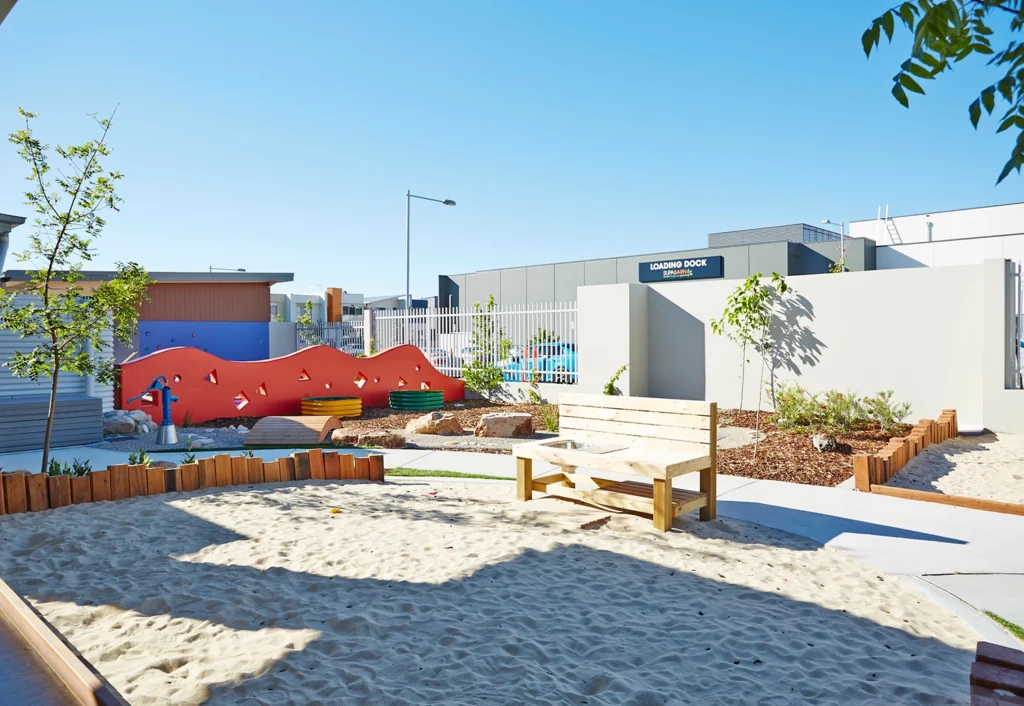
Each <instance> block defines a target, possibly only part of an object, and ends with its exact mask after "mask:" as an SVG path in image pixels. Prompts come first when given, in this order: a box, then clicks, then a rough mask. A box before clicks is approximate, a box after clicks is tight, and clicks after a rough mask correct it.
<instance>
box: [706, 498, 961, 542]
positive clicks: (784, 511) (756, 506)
mask: <svg viewBox="0 0 1024 706" xmlns="http://www.w3.org/2000/svg"><path fill="white" fill-rule="evenodd" d="M718 512H719V514H721V515H724V516H726V517H734V518H736V519H738V520H743V521H745V522H754V523H757V524H762V525H765V526H767V527H775V528H777V529H781V530H783V531H786V532H792V533H794V534H798V535H800V536H802V537H810V538H811V539H813V540H814V541H816V542H820V543H822V544H825V543H827V542H829V541H831V540H833V539H835V538H836V537H838V536H839V535H842V534H865V535H874V536H876V537H895V538H899V539H916V540H918V541H922V542H939V543H940V544H967V542H966V541H964V540H962V539H956V538H954V537H944V536H942V535H939V534H930V533H928V532H916V531H914V530H908V529H905V528H903V527H892V526H890V525H882V524H878V523H875V522H864V521H862V520H853V519H850V518H846V517H837V516H835V515H826V514H823V513H820V512H811V511H809V510H797V509H795V508H789V507H782V506H781V505H768V504H766V503H758V502H748V501H744V500H728V499H724V498H723V499H719V501H718Z"/></svg>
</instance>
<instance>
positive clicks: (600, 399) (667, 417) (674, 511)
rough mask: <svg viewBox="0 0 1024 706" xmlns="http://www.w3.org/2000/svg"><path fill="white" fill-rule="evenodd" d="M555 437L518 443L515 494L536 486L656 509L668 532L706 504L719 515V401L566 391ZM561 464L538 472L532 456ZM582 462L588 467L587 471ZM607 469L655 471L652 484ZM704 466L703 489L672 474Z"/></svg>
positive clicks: (526, 496) (710, 513)
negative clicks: (686, 485) (679, 484)
mask: <svg viewBox="0 0 1024 706" xmlns="http://www.w3.org/2000/svg"><path fill="white" fill-rule="evenodd" d="M559 413H560V427H561V429H560V431H559V436H558V438H557V439H553V440H545V441H539V442H533V443H529V444H521V445H518V446H516V447H515V449H514V453H515V456H516V464H517V496H518V498H519V499H520V500H530V499H531V498H532V497H533V492H534V491H537V492H542V493H546V494H548V495H556V496H559V497H564V498H570V499H574V500H581V501H584V502H589V503H593V504H596V505H601V506H606V507H614V508H618V509H622V510H628V511H631V512H650V513H651V514H653V516H654V525H655V527H657V528H658V529H660V530H662V531H665V532H667V531H668V530H669V529H671V527H672V520H673V519H674V518H675V517H676V516H677V515H680V514H683V513H685V512H690V511H691V510H698V509H699V510H700V519H701V520H711V519H714V518H715V516H716V514H717V508H716V490H715V485H716V484H715V481H716V478H715V474H716V447H717V429H718V409H717V405H716V404H715V403H714V402H694V401H689V400H665V399H655V398H646V397H614V396H606V395H582V394H563V395H562V396H561V404H560V405H559ZM535 460H536V461H541V462H544V463H550V464H552V465H555V466H560V467H561V468H562V472H560V473H552V474H550V475H546V476H544V477H543V478H537V479H535V478H534V477H533V461H535ZM580 468H585V469H587V472H586V473H582V472H580V470H579V469H580ZM601 471H609V472H614V473H623V474H629V475H635V476H641V477H645V478H650V479H652V481H653V482H652V483H651V484H647V483H637V482H633V481H616V480H611V479H607V478H601V477H600V476H598V475H595V473H594V472H598V473H599V472H601ZM686 473H700V492H690V491H683V490H677V489H673V488H672V479H673V478H676V477H678V476H681V475H683V474H686Z"/></svg>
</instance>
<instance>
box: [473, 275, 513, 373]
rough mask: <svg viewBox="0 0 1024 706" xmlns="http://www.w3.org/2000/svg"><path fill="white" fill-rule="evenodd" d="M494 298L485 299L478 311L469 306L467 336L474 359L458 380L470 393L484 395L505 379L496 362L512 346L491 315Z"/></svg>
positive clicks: (506, 353)
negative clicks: (470, 319) (470, 326)
mask: <svg viewBox="0 0 1024 706" xmlns="http://www.w3.org/2000/svg"><path fill="white" fill-rule="evenodd" d="M494 309H495V304H494V295H493V294H492V295H491V296H490V297H489V298H488V299H487V308H486V309H482V308H481V307H480V303H479V302H477V303H476V304H474V305H473V312H474V313H473V331H472V334H471V335H470V343H471V344H472V347H473V351H474V355H473V359H472V360H470V361H469V363H468V364H467V365H465V366H463V368H462V377H463V378H464V379H465V381H466V387H468V388H469V389H470V390H473V391H474V392H488V391H490V390H494V389H496V388H498V387H501V386H502V385H503V384H504V383H505V376H504V374H503V373H502V372H501V368H500V367H498V365H497V362H496V361H498V360H504V359H505V358H507V357H508V355H509V352H510V351H511V350H512V342H511V341H510V340H509V339H507V338H506V337H505V332H504V331H503V330H502V329H501V326H499V325H498V322H497V316H495V315H494V313H493V312H494Z"/></svg>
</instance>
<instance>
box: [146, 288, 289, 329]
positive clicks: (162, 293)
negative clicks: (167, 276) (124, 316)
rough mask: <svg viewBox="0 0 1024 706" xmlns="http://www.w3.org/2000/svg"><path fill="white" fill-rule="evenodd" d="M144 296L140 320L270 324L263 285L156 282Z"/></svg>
mask: <svg viewBox="0 0 1024 706" xmlns="http://www.w3.org/2000/svg"><path fill="white" fill-rule="evenodd" d="M147 294H148V295H149V297H150V299H152V301H148V302H143V303H142V305H141V306H140V307H139V320H140V321H270V285H269V284H267V283H266V282H230V283H229V282H167V283H160V282H157V283H154V284H151V285H149V288H148V290H147Z"/></svg>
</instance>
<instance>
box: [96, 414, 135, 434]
mask: <svg viewBox="0 0 1024 706" xmlns="http://www.w3.org/2000/svg"><path fill="white" fill-rule="evenodd" d="M133 431H135V422H133V421H132V420H131V419H129V418H128V417H110V418H108V419H105V420H104V421H103V433H104V434H131V433H132V432H133Z"/></svg>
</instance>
